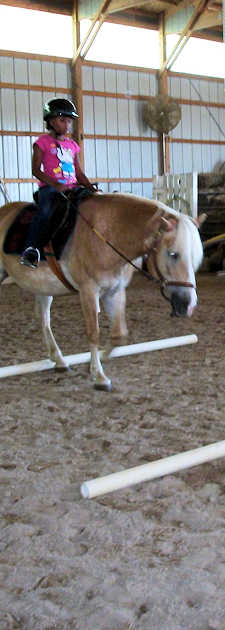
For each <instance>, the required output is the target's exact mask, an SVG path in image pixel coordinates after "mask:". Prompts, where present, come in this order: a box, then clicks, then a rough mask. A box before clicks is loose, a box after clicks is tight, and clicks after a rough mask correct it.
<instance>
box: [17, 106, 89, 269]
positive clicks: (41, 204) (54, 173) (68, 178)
mask: <svg viewBox="0 0 225 630" xmlns="http://www.w3.org/2000/svg"><path fill="white" fill-rule="evenodd" d="M77 116H78V114H77V111H76V108H75V105H74V104H73V103H72V102H71V101H69V100H67V99H64V98H54V99H52V100H51V101H49V102H48V103H46V104H45V106H44V120H45V122H46V126H47V129H48V132H49V133H46V134H43V135H41V136H40V137H39V138H38V139H37V140H36V141H35V143H34V146H33V158H32V173H33V175H35V177H37V179H38V180H39V182H38V184H39V191H38V206H37V210H36V212H35V213H34V215H33V219H32V221H31V224H30V227H29V229H28V235H27V239H26V243H25V250H24V252H23V254H22V256H21V264H23V265H27V266H28V267H32V268H36V267H38V264H39V261H40V252H39V250H38V247H37V245H39V243H40V242H41V243H42V242H43V243H44V242H45V237H46V234H47V229H48V221H49V218H50V215H51V212H52V207H53V201H54V198H55V194H56V192H63V191H64V190H67V189H69V188H73V187H74V186H76V185H77V184H82V185H83V186H85V187H86V188H89V189H90V190H91V191H93V192H95V191H96V188H95V186H93V184H91V182H90V181H89V179H88V178H87V177H86V175H85V174H84V172H83V171H82V169H81V166H80V161H79V156H78V153H79V151H80V147H79V145H78V144H77V143H76V142H75V141H74V140H71V139H70V138H68V137H67V134H68V132H69V130H70V127H71V124H72V120H73V119H74V118H76V117H77Z"/></svg>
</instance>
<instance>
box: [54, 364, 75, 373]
mask: <svg viewBox="0 0 225 630" xmlns="http://www.w3.org/2000/svg"><path fill="white" fill-rule="evenodd" d="M55 370H56V372H67V374H69V373H70V372H72V370H71V368H70V366H69V365H65V367H63V366H61V367H57V366H55Z"/></svg>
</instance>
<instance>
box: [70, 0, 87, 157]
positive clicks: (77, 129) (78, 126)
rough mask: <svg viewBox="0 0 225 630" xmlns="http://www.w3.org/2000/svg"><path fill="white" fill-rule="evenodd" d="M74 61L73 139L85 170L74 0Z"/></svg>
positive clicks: (78, 25)
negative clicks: (74, 107) (74, 121)
mask: <svg viewBox="0 0 225 630" xmlns="http://www.w3.org/2000/svg"><path fill="white" fill-rule="evenodd" d="M72 23H73V59H72V64H71V76H72V99H73V101H74V103H75V104H76V108H77V113H78V116H79V118H77V119H76V123H74V133H73V137H74V138H75V140H76V141H77V143H78V144H79V147H80V163H81V167H82V169H84V128H83V97H82V61H81V58H80V56H79V55H77V50H78V48H79V44H80V22H79V21H78V10H77V2H76V0H74V4H73V14H72Z"/></svg>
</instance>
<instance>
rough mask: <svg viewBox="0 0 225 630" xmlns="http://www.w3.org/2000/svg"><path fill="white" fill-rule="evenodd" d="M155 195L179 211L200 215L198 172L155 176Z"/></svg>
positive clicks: (193, 215)
mask: <svg viewBox="0 0 225 630" xmlns="http://www.w3.org/2000/svg"><path fill="white" fill-rule="evenodd" d="M153 197H154V199H157V200H158V201H162V202H163V203H165V204H166V205H168V206H169V207H170V208H173V209H174V210H176V211H177V212H182V213H183V214H188V215H190V216H192V217H197V216H198V174H197V173H187V174H182V175H169V174H168V175H158V176H156V177H154V178H153Z"/></svg>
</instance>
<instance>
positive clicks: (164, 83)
mask: <svg viewBox="0 0 225 630" xmlns="http://www.w3.org/2000/svg"><path fill="white" fill-rule="evenodd" d="M159 45H160V66H163V64H164V62H165V59H166V35H165V17H164V15H163V16H162V18H161V22H160V29H159ZM158 93H159V94H168V76H167V70H164V72H163V73H162V74H161V71H160V72H159V75H158ZM159 169H160V175H165V173H170V145H169V136H168V135H167V134H165V133H163V134H161V135H160V139H159Z"/></svg>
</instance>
